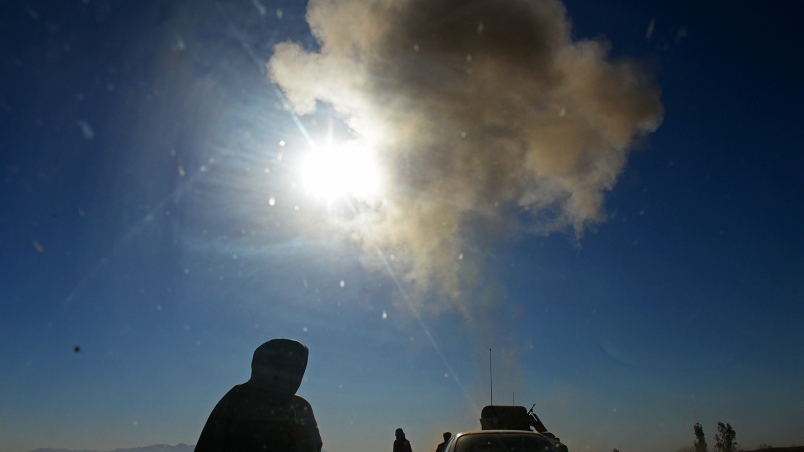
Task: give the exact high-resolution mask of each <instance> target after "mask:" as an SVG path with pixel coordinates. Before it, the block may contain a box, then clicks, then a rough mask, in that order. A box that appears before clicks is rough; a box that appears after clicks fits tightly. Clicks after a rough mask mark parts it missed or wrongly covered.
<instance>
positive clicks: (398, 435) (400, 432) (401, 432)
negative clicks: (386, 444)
mask: <svg viewBox="0 0 804 452" xmlns="http://www.w3.org/2000/svg"><path fill="white" fill-rule="evenodd" d="M395 434H396V439H405V431H404V430H402V429H401V428H398V429H396V432H395Z"/></svg>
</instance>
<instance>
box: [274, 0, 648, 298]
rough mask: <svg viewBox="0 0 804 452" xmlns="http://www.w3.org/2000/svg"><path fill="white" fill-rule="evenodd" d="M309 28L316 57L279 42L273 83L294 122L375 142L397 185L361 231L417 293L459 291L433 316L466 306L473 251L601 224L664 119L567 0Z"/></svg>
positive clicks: (358, 9)
mask: <svg viewBox="0 0 804 452" xmlns="http://www.w3.org/2000/svg"><path fill="white" fill-rule="evenodd" d="M307 20H308V22H309V24H310V27H311V29H312V31H313V34H314V35H315V36H316V38H317V39H318V42H319V44H320V48H319V49H315V50H307V49H305V48H303V47H302V46H301V45H300V44H297V43H293V42H284V43H281V44H279V45H277V46H276V47H275V53H274V56H273V57H272V58H271V60H270V62H269V73H270V77H271V78H272V80H273V81H274V82H275V83H277V85H278V86H279V87H280V88H281V89H282V90H283V92H284V93H285V95H286V96H287V100H288V106H289V108H291V109H293V110H294V111H295V112H296V113H299V114H306V113H312V112H313V111H314V110H315V108H316V102H317V101H320V102H324V103H328V104H331V105H332V108H334V110H335V111H336V112H337V114H338V115H340V117H341V118H342V119H343V120H344V122H345V123H346V124H347V125H348V126H349V127H350V128H351V129H352V131H353V132H354V134H355V136H356V137H359V138H362V139H365V140H366V141H368V142H371V143H374V146H375V147H376V149H377V152H378V153H379V154H380V155H381V156H382V161H383V162H384V165H385V170H386V171H387V172H388V173H387V175H386V177H387V178H388V179H389V180H388V184H389V187H390V191H389V192H387V193H386V194H385V195H384V196H385V202H383V203H382V204H381V205H380V206H379V207H376V208H374V209H364V210H363V211H362V212H363V213H362V214H361V215H360V216H359V218H358V219H357V220H356V221H358V222H359V223H360V225H361V228H362V229H361V230H362V231H364V232H366V233H365V236H364V237H363V238H364V239H365V240H366V241H371V242H372V243H374V244H376V245H378V246H379V247H380V249H382V250H385V251H389V252H394V253H396V255H397V256H399V257H400V259H399V260H400V261H403V262H405V263H406V267H405V272H404V275H405V276H406V277H407V278H408V279H415V280H416V281H417V283H418V285H417V287H421V288H424V289H427V288H435V287H436V285H434V284H432V283H434V282H435V281H437V282H438V285H437V287H438V288H439V289H440V290H439V292H440V293H442V294H447V295H453V297H447V298H451V299H452V303H453V304H452V305H444V306H439V307H438V308H437V309H452V308H458V309H462V310H464V311H465V310H466V306H462V305H461V304H460V303H459V302H458V301H457V299H458V298H459V297H457V296H456V295H458V294H459V293H460V291H459V289H460V288H461V287H466V286H465V284H464V283H463V281H465V280H471V279H472V278H473V276H475V275H476V274H477V273H478V272H479V271H481V268H482V266H481V265H480V264H472V263H471V262H477V261H478V260H479V259H478V256H479V255H481V254H480V253H476V252H473V251H472V250H476V249H482V248H483V245H484V244H488V243H490V242H491V241H493V240H494V239H495V238H500V237H504V236H508V235H509V234H512V233H517V232H522V231H524V232H527V233H540V234H547V233H550V232H554V231H562V230H569V231H574V233H575V235H576V236H577V237H578V238H580V237H581V236H582V235H583V232H584V230H585V229H586V228H588V227H589V226H590V225H594V224H596V223H599V222H601V221H603V220H604V219H605V211H604V207H603V201H604V197H605V194H606V192H607V191H609V190H610V189H611V188H612V187H613V186H614V184H615V182H616V181H617V177H618V176H619V174H620V173H621V172H622V170H623V168H624V167H625V165H626V162H627V157H628V150H629V148H630V147H632V146H633V144H634V141H635V140H636V139H638V138H639V137H641V136H644V135H646V134H648V133H650V132H652V131H654V130H655V129H656V128H657V127H658V125H659V124H660V122H661V117H662V105H661V102H660V98H659V97H660V96H659V91H658V89H657V87H656V86H654V85H653V83H652V82H651V79H650V77H648V76H647V75H646V74H645V73H644V72H643V71H641V70H640V68H639V66H638V65H637V64H636V63H634V62H632V61H628V60H612V59H610V58H609V56H608V50H609V49H608V44H607V43H606V42H605V41H603V40H581V41H573V40H572V37H571V30H570V24H569V22H568V19H567V17H566V11H565V9H564V6H563V4H561V3H560V2H557V1H552V0H532V1H528V0H477V1H471V0H440V1H436V0H375V1H369V0H354V1H345V0H344V1H338V0H311V1H310V2H309V6H308V12H307ZM470 255H471V256H474V258H473V259H470V258H469V257H470ZM442 291H443V292H442Z"/></svg>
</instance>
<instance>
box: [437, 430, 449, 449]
mask: <svg viewBox="0 0 804 452" xmlns="http://www.w3.org/2000/svg"><path fill="white" fill-rule="evenodd" d="M450 438H452V432H444V442H443V443H441V444H439V445H438V447H436V452H443V451H444V447H445V446H446V445H447V441H449V439H450Z"/></svg>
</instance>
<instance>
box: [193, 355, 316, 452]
mask: <svg viewBox="0 0 804 452" xmlns="http://www.w3.org/2000/svg"><path fill="white" fill-rule="evenodd" d="M307 354H308V350H307V347H305V346H304V344H302V343H301V342H298V341H294V340H290V339H272V340H270V341H268V342H266V343H264V344H262V345H260V346H259V347H257V349H256V350H255V351H254V359H253V360H252V361H251V379H250V380H249V381H247V382H245V383H243V384H239V385H237V386H235V387H234V388H232V389H231V390H230V391H229V392H227V393H226V395H224V396H223V398H222V399H221V400H220V402H218V404H217V405H215V408H214V409H213V410H212V413H211V414H210V415H209V419H207V423H206V424H205V425H204V430H203V431H202V432H201V436H200V437H199V438H198V444H197V445H196V446H195V450H196V451H201V452H204V451H212V452H220V451H271V452H319V451H320V450H321V445H322V443H321V435H320V434H319V432H318V423H316V421H315V416H314V415H313V408H312V407H311V406H310V404H309V403H307V401H306V400H304V399H303V398H302V397H299V396H297V395H295V394H296V390H298V389H299V386H300V385H301V381H302V377H303V376H304V370H305V369H306V368H307Z"/></svg>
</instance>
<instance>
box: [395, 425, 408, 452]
mask: <svg viewBox="0 0 804 452" xmlns="http://www.w3.org/2000/svg"><path fill="white" fill-rule="evenodd" d="M394 452H413V451H412V450H411V449H410V441H408V440H407V439H405V432H404V430H402V429H401V428H398V429H396V439H395V440H394Z"/></svg>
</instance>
